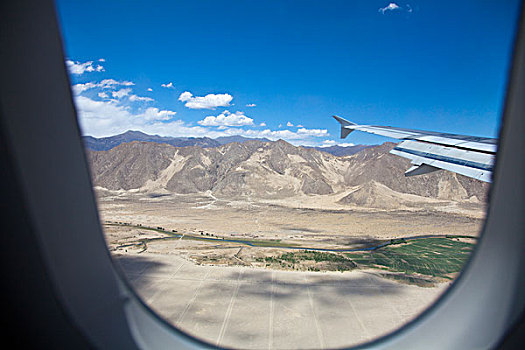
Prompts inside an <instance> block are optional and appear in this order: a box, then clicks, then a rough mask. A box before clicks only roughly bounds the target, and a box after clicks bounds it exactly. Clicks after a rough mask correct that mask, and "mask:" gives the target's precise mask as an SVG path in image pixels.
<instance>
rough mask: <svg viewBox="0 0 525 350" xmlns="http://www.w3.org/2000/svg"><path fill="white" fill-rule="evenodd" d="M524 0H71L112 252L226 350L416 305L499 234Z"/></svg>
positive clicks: (178, 317)
mask: <svg viewBox="0 0 525 350" xmlns="http://www.w3.org/2000/svg"><path fill="white" fill-rule="evenodd" d="M518 7H519V2H518V1H505V2H496V1H493V2H490V1H483V2H479V1H463V2H459V3H458V2H456V1H440V2H435V1H409V2H406V1H402V2H401V1H395V2H388V1H333V0H329V1H300V2H299V1H282V0H280V1H264V2H255V1H244V0H243V1H166V2H149V1H133V2H121V1H90V2H83V1H67V0H59V1H57V10H58V15H59V19H60V21H61V26H62V33H63V38H64V42H65V50H66V62H65V64H66V67H67V69H68V71H69V73H70V78H71V85H72V92H73V95H74V100H75V104H76V107H77V111H78V117H79V123H80V126H81V130H82V133H83V138H84V142H85V146H86V150H87V154H88V158H89V162H90V166H91V175H92V181H93V186H94V191H95V193H96V195H97V198H98V207H99V211H100V216H101V221H102V225H103V228H104V232H105V237H106V241H107V245H108V248H109V250H110V251H111V254H112V256H113V258H114V261H115V264H117V265H119V266H120V268H121V269H122V271H123V272H124V273H125V275H126V278H127V279H128V280H129V282H130V283H131V285H132V286H133V287H134V288H135V291H136V292H137V293H138V295H140V297H141V298H142V299H143V300H144V301H145V302H146V303H147V304H148V305H149V306H150V307H151V308H152V309H153V310H155V311H156V312H157V313H158V314H159V315H160V316H161V317H163V318H164V319H166V320H167V321H168V322H170V323H171V324H173V325H174V326H175V327H177V328H179V329H181V330H183V331H185V332H188V333H189V334H191V335H193V336H195V337H198V338H200V339H202V340H204V341H206V342H209V343H211V344H215V345H219V346H225V347H238V348H246V349H248V348H252V349H256V348H257V349H259V348H286V349H290V348H335V347H343V346H351V345H356V344H360V343H363V342H366V341H369V340H372V339H375V338H378V337H380V336H382V335H385V334H388V333H390V332H391V331H393V330H395V329H398V328H399V327H401V326H403V325H404V324H406V323H407V322H409V321H410V320H412V319H414V318H415V317H416V316H417V315H419V314H420V313H421V312H422V311H423V310H425V309H426V308H428V307H429V306H430V305H431V304H432V303H433V302H434V301H435V300H437V298H438V297H439V296H440V295H441V294H442V293H443V291H444V290H446V289H447V288H448V287H449V286H450V285H451V284H452V283H453V282H454V281H455V280H456V278H458V276H459V274H460V272H461V270H462V268H463V266H464V265H465V263H466V262H467V261H468V258H469V256H470V254H471V253H472V251H473V250H474V249H475V246H476V244H477V242H478V240H479V239H480V237H479V236H480V229H481V227H482V225H483V221H484V216H485V208H486V204H487V200H488V198H487V195H488V190H489V187H490V170H491V167H492V164H493V163H492V162H493V158H494V156H495V155H494V152H495V150H496V147H497V140H496V139H495V138H496V137H497V135H498V128H499V123H500V115H501V110H502V104H503V100H504V93H505V85H506V81H507V80H506V79H507V70H508V68H509V63H510V59H509V58H510V55H511V52H512V43H513V39H514V31H515V28H516V20H517V12H518ZM332 115H338V116H340V117H342V118H344V119H345V120H348V121H350V122H353V123H357V124H359V125H375V126H380V127H382V128H371V127H361V128H360V129H359V130H360V131H363V132H360V131H355V132H352V133H351V134H349V135H347V136H346V138H344V139H341V138H340V135H341V125H340V123H339V122H338V121H336V120H334V119H333V118H331V116H332ZM342 123H343V127H348V128H347V129H344V128H343V134H346V133H348V132H349V131H351V129H352V128H355V127H354V126H352V124H351V123H350V124H348V123H346V122H345V121H343V122H342ZM389 126H391V127H398V128H402V129H403V130H395V129H391V128H388V127H389ZM406 129H416V130H427V131H431V132H434V133H429V134H417V135H416V136H417V137H416V136H414V135H415V134H414V135H412V136H414V137H411V138H421V137H422V138H423V141H424V142H423V143H421V142H418V141H417V140H409V141H407V140H399V139H396V137H399V136H400V135H401V134H403V133H412V131H410V130H408V131H407V130H406ZM370 132H372V134H371V133H370ZM374 133H375V135H374ZM378 134H379V135H378ZM457 135H462V136H457ZM465 136H468V137H465ZM470 136H475V137H474V138H470ZM404 137H407V136H406V135H405V136H404ZM451 140H452V141H451ZM407 171H413V172H411V173H408V175H415V176H406V175H405V172H407ZM418 173H419V174H418ZM480 174H481V175H480ZM487 174H488V175H487ZM480 179H481V180H480Z"/></svg>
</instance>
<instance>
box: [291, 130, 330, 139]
mask: <svg viewBox="0 0 525 350" xmlns="http://www.w3.org/2000/svg"><path fill="white" fill-rule="evenodd" d="M297 134H298V135H308V136H315V137H325V136H328V130H326V129H306V128H301V129H299V130H297Z"/></svg>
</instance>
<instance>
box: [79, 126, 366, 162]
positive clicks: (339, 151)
mask: <svg viewBox="0 0 525 350" xmlns="http://www.w3.org/2000/svg"><path fill="white" fill-rule="evenodd" d="M83 140H84V145H85V146H86V148H87V149H88V150H91V151H108V150H110V149H112V148H115V147H117V146H118V145H120V144H122V143H129V142H133V141H143V142H155V143H166V144H168V145H172V146H175V147H186V146H199V147H204V148H206V147H218V146H222V145H226V144H228V143H232V142H238V143H244V142H247V141H261V142H271V141H270V140H268V139H267V138H248V137H243V136H239V135H235V136H221V137H217V138H216V139H212V138H209V137H166V136H159V135H148V134H145V133H143V132H141V131H133V130H128V131H126V132H125V133H123V134H119V135H114V136H109V137H101V138H96V137H93V136H83ZM367 147H370V146H367V145H355V146H339V145H335V146H330V147H309V148H315V149H317V150H319V151H323V152H327V153H330V154H333V155H334V156H348V155H351V154H355V153H357V152H359V151H361V150H363V149H365V148H367Z"/></svg>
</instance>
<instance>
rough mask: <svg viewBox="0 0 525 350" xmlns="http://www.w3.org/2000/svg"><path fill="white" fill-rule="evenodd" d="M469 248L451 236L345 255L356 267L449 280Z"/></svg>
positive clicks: (462, 262) (469, 246)
mask: <svg viewBox="0 0 525 350" xmlns="http://www.w3.org/2000/svg"><path fill="white" fill-rule="evenodd" d="M473 247H474V244H472V243H467V242H461V241H457V240H454V239H451V238H422V239H418V240H413V241H407V242H406V243H400V244H393V245H389V246H386V247H383V248H379V249H376V250H373V251H370V252H365V253H363V252H358V253H347V254H346V255H347V256H348V257H349V258H350V259H352V260H353V261H354V262H355V263H357V264H358V265H359V266H360V267H372V268H380V269H386V270H390V271H396V272H403V273H406V274H414V273H417V274H422V275H427V276H433V277H442V278H447V279H451V276H450V275H451V274H454V273H457V272H459V271H461V269H462V268H463V265H464V264H465V262H466V260H467V259H468V257H469V255H470V253H471V252H472V249H473Z"/></svg>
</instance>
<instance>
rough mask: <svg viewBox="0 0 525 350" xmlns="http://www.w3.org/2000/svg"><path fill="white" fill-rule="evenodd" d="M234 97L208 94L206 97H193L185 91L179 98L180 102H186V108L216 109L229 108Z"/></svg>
mask: <svg viewBox="0 0 525 350" xmlns="http://www.w3.org/2000/svg"><path fill="white" fill-rule="evenodd" d="M232 99H233V96H232V95H229V94H208V95H206V96H193V94H192V93H191V92H189V91H185V92H183V93H182V94H180V96H179V101H181V102H186V103H185V104H184V106H186V107H188V108H191V109H215V108H216V107H228V106H229V105H230V102H231V101H232Z"/></svg>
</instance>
